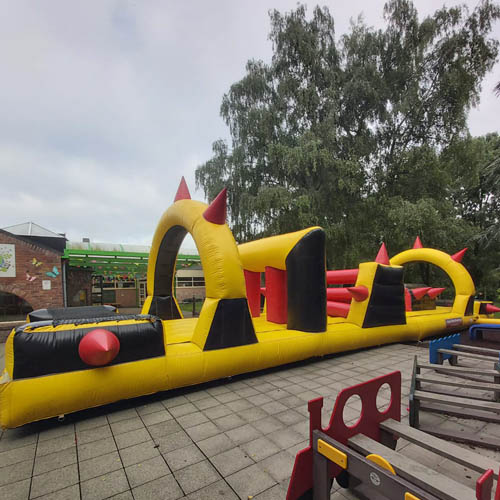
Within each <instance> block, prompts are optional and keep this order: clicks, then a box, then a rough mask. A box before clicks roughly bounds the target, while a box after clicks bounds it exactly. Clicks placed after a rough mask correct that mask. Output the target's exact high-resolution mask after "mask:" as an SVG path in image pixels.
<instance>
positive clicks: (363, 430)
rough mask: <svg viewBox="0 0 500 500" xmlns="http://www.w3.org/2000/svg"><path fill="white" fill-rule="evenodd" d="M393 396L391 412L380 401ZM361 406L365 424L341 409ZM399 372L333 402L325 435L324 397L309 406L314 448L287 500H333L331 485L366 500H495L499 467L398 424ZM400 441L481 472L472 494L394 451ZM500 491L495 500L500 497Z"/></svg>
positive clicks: (299, 463)
mask: <svg viewBox="0 0 500 500" xmlns="http://www.w3.org/2000/svg"><path fill="white" fill-rule="evenodd" d="M385 384H387V385H388V386H389V387H390V390H391V401H390V403H389V406H388V408H387V409H384V410H380V409H379V408H378V407H377V404H376V398H377V394H378V392H379V390H381V389H382V386H384V385H385ZM353 396H358V397H359V398H360V399H361V407H362V408H361V412H360V417H359V419H358V421H357V422H356V423H354V424H353V425H347V424H346V423H345V422H344V418H343V412H344V406H345V405H346V403H347V402H348V401H349V399H350V398H351V397H353ZM400 403H401V373H400V372H393V373H390V374H388V375H383V376H381V377H377V378H374V379H372V380H369V381H368V382H364V383H362V384H358V385H355V386H353V387H349V388H347V389H344V390H343V391H341V392H340V393H339V395H338V396H337V399H336V401H335V405H334V408H333V411H332V415H331V418H330V422H329V424H328V426H327V427H326V428H323V426H322V422H321V420H322V419H321V409H322V407H323V398H317V399H313V400H311V401H309V403H308V409H309V428H310V434H309V446H308V447H307V448H305V449H303V450H301V451H299V452H298V453H297V456H296V457H295V463H294V467H293V472H292V477H291V479H290V483H289V486H288V492H287V497H286V498H287V500H299V499H306V498H314V499H315V500H316V499H318V500H327V499H329V498H330V494H331V493H330V490H331V485H332V481H333V480H335V481H336V482H337V483H338V484H339V485H340V486H341V487H343V488H347V489H349V490H350V491H351V492H352V493H354V494H355V495H357V496H359V497H361V498H369V499H377V500H400V499H405V500H415V499H417V500H471V499H472V498H476V499H477V500H490V498H491V492H492V489H493V479H498V470H499V464H498V463H496V462H495V461H494V460H492V459H490V458H488V457H484V456H481V455H479V454H477V453H474V452H472V451H469V450H467V449H464V448H461V447H458V446H456V445H454V444H451V443H448V442H447V441H444V440H442V439H437V438H434V437H432V436H430V435H429V434H426V433H424V432H422V431H420V430H417V429H413V428H411V427H408V426H406V425H403V424H401V423H400V419H401V416H400V408H401V406H400ZM399 438H403V439H405V440H407V441H410V442H411V443H413V444H414V445H417V446H419V447H421V448H422V449H425V450H428V451H430V452H432V453H434V454H437V455H439V456H441V457H443V458H447V459H449V460H452V461H454V462H456V463H457V464H460V465H463V466H465V467H468V468H470V469H472V470H473V471H476V472H477V473H478V479H477V481H476V488H475V491H474V490H472V489H470V488H468V487H467V486H464V485H463V484H461V483H458V482H457V481H455V480H454V479H453V478H450V477H448V476H445V475H443V474H441V473H439V472H437V471H436V470H434V469H430V468H429V467H427V466H426V465H424V464H421V463H419V462H415V461H414V460H412V459H411V458H409V457H406V456H405V455H404V449H403V451H402V452H396V451H394V450H395V449H396V444H397V440H398V439H399ZM499 495H500V486H499V485H497V488H496V494H495V498H499Z"/></svg>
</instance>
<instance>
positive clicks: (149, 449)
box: [120, 441, 160, 467]
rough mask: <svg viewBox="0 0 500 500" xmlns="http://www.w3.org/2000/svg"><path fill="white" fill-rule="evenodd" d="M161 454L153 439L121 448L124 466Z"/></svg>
mask: <svg viewBox="0 0 500 500" xmlns="http://www.w3.org/2000/svg"><path fill="white" fill-rule="evenodd" d="M159 454H160V451H159V446H158V445H156V444H155V443H154V442H153V441H145V442H144V443H139V444H135V445H133V446H129V447H127V448H122V449H121V450H120V458H121V460H122V463H123V466H124V467H127V466H129V465H134V464H137V463H139V462H142V461H144V460H148V459H149V458H154V457H157V456H159Z"/></svg>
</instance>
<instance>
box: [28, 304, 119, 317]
mask: <svg viewBox="0 0 500 500" xmlns="http://www.w3.org/2000/svg"><path fill="white" fill-rule="evenodd" d="M115 311H116V307H114V306H82V307H61V308H57V309H37V310H36V311H31V312H30V313H29V314H28V319H29V320H30V321H48V320H51V319H83V318H103V317H109V316H111V315H112V314H114V313H115Z"/></svg>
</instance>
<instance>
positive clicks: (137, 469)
mask: <svg viewBox="0 0 500 500" xmlns="http://www.w3.org/2000/svg"><path fill="white" fill-rule="evenodd" d="M125 473H126V474H127V478H128V482H129V484H130V486H131V487H132V488H135V487H136V486H140V485H141V484H144V483H147V482H149V481H153V480H154V479H159V478H160V477H163V476H166V475H168V474H170V469H169V468H168V466H167V464H166V463H165V460H164V459H163V457H162V456H158V457H154V458H150V459H149V460H144V461H143V462H139V463H138V464H134V465H130V466H129V467H126V468H125Z"/></svg>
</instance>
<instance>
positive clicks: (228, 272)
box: [142, 199, 257, 350]
mask: <svg viewBox="0 0 500 500" xmlns="http://www.w3.org/2000/svg"><path fill="white" fill-rule="evenodd" d="M219 203H220V202H219ZM211 207H213V205H210V206H208V205H207V204H205V203H202V202H198V201H193V200H190V199H180V200H177V201H176V202H175V203H174V204H173V205H172V206H171V207H170V208H169V209H168V210H167V211H166V212H165V213H164V214H163V216H162V217H161V219H160V222H159V224H158V227H157V229H156V232H155V235H154V237H153V244H152V246H151V251H150V257H149V264H148V278H147V288H148V297H147V299H146V301H145V303H144V306H143V309H142V312H143V313H144V314H154V315H156V316H158V317H160V318H161V319H163V320H171V319H180V318H182V313H181V311H180V308H179V305H178V303H177V300H176V299H175V296H174V278H175V264H176V259H177V254H178V252H179V249H180V246H181V244H182V241H183V239H184V237H185V236H186V234H187V233H190V234H191V236H192V237H193V239H194V241H195V243H196V246H197V248H198V252H199V254H200V260H201V264H202V266H203V270H204V274H205V289H206V299H205V302H204V304H203V307H202V309H201V312H200V316H199V318H198V320H197V323H196V327H195V331H194V334H193V338H192V342H193V343H194V344H196V345H197V346H198V347H199V348H200V349H202V350H210V349H220V348H224V347H235V346H239V345H247V344H252V343H255V342H257V338H256V336H255V330H254V327H253V323H252V320H251V317H250V312H249V309H248V303H247V298H246V289H245V278H244V276H243V270H242V265H241V260H240V256H239V253H238V249H237V247H236V242H235V240H234V237H233V235H232V233H231V231H230V229H229V227H228V226H227V224H225V223H224V224H220V223H214V222H210V221H209V220H207V218H206V217H205V215H206V212H207V210H210V208H211Z"/></svg>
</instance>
